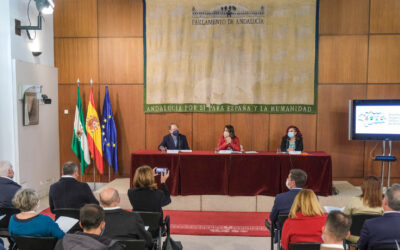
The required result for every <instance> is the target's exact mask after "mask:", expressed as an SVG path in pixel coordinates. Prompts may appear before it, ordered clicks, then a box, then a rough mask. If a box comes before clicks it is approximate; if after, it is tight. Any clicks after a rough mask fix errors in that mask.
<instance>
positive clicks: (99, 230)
mask: <svg viewBox="0 0 400 250" xmlns="http://www.w3.org/2000/svg"><path fill="white" fill-rule="evenodd" d="M79 217H80V220H79V225H80V226H81V227H82V229H83V232H76V233H74V234H66V235H65V236H64V238H63V239H62V240H59V241H58V242H57V244H56V247H55V248H54V250H72V249H86V250H92V249H93V250H98V249H104V250H105V249H110V250H122V249H124V247H123V246H122V245H121V244H120V243H118V242H117V241H116V240H111V239H109V238H107V237H105V236H102V234H103V232H104V229H105V226H106V223H105V221H104V218H105V214H104V210H103V208H102V207H100V206H99V205H97V204H87V205H85V206H83V207H82V208H81V210H80V214H79Z"/></svg>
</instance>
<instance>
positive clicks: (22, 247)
mask: <svg viewBox="0 0 400 250" xmlns="http://www.w3.org/2000/svg"><path fill="white" fill-rule="evenodd" d="M11 238H12V239H13V240H14V241H15V243H16V247H17V248H18V249H19V250H53V249H54V247H55V246H56V243H57V240H58V239H57V238H54V237H33V236H21V235H18V236H16V235H13V236H11Z"/></svg>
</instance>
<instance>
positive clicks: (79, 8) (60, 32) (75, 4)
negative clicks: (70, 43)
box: [54, 0, 97, 37]
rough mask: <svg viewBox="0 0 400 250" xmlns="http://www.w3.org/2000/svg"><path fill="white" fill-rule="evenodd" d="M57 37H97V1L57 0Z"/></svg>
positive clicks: (55, 16)
mask: <svg viewBox="0 0 400 250" xmlns="http://www.w3.org/2000/svg"><path fill="white" fill-rule="evenodd" d="M54 3H55V5H56V7H55V8H54V36H55V37H97V0H55V1H54Z"/></svg>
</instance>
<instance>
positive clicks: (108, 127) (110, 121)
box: [101, 86, 118, 172]
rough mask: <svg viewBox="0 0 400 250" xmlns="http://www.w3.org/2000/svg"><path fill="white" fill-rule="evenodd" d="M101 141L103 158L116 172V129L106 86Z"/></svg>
mask: <svg viewBox="0 0 400 250" xmlns="http://www.w3.org/2000/svg"><path fill="white" fill-rule="evenodd" d="M101 139H102V142H103V143H102V144H103V157H104V158H105V159H106V160H107V162H108V164H109V165H110V166H112V168H113V169H114V172H118V151H117V128H116V127H115V122H114V116H113V112H112V109H111V102H110V95H109V94H108V86H106V95H105V96H104V103H103V116H102V117H101Z"/></svg>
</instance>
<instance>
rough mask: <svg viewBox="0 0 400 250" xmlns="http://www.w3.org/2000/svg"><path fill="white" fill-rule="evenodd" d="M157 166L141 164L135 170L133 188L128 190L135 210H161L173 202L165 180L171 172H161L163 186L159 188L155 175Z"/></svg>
mask: <svg viewBox="0 0 400 250" xmlns="http://www.w3.org/2000/svg"><path fill="white" fill-rule="evenodd" d="M155 170H156V168H154V169H151V168H150V167H149V166H141V167H139V168H138V169H136V171H135V176H134V177H133V188H131V189H129V190H128V197H129V201H130V202H131V205H132V209H133V211H146V212H161V213H162V207H164V206H166V205H168V204H169V203H171V196H170V194H169V191H168V188H167V185H166V184H165V181H166V180H167V179H168V177H169V172H167V173H164V172H161V187H160V189H157V183H156V182H155V179H154V176H155V175H157V174H156V173H155Z"/></svg>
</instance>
